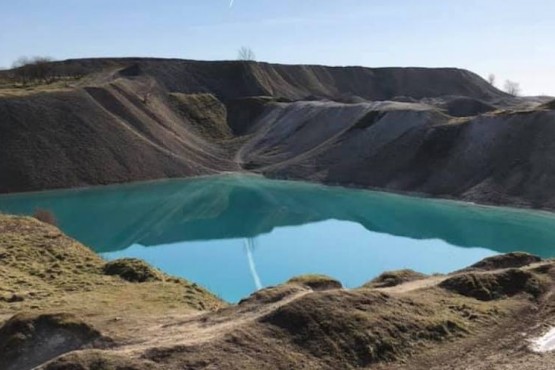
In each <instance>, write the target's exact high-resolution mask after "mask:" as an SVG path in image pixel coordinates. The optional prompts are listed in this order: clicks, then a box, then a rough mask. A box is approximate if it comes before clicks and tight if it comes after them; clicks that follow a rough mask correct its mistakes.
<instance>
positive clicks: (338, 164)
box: [238, 102, 555, 208]
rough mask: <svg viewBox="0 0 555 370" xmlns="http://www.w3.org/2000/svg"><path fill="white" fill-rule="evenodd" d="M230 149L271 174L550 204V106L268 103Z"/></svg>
mask: <svg viewBox="0 0 555 370" xmlns="http://www.w3.org/2000/svg"><path fill="white" fill-rule="evenodd" d="M248 133H249V134H250V136H249V141H248V142H247V143H246V144H245V145H244V146H243V147H242V148H241V149H240V151H239V152H238V161H239V162H242V163H244V166H245V168H249V169H253V170H255V171H258V172H261V173H263V174H265V175H268V176H271V177H278V178H284V177H285V178H290V179H308V180H312V181H319V182H325V183H333V184H341V185H347V186H362V187H370V188H381V189H389V190H395V191H403V192H416V193H422V194H428V195H434V196H442V197H455V198H459V199H465V200H471V201H477V202H484V203H494V204H514V205H523V206H531V207H540V208H555V193H554V192H553V191H552V189H553V188H554V186H555V169H554V168H553V166H552V165H551V164H552V163H553V160H554V159H555V157H554V155H555V146H554V145H555V144H553V143H554V142H555V113H554V112H553V111H552V110H542V109H537V110H530V111H515V112H510V111H507V112H494V113H486V114H483V115H480V116H477V117H468V118H453V117H451V116H448V115H446V114H444V113H442V112H440V111H438V110H437V109H436V108H434V107H431V106H426V105H422V104H417V103H391V102H389V103H388V102H382V103H361V104H341V103H330V102H297V103H273V104H268V105H267V109H266V111H265V113H264V114H263V115H261V116H259V118H258V119H257V120H256V121H255V123H254V124H253V125H252V127H251V128H250V131H248Z"/></svg>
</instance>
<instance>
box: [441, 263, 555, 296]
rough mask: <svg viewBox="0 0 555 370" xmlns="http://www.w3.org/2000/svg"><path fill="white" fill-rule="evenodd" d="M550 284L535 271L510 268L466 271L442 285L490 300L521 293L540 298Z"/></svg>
mask: <svg viewBox="0 0 555 370" xmlns="http://www.w3.org/2000/svg"><path fill="white" fill-rule="evenodd" d="M549 284H550V283H549V282H548V280H547V279H546V278H544V277H542V276H540V275H538V274H535V273H533V272H530V271H522V270H517V269H509V270H506V271H502V272H496V273H464V274H461V275H456V276H453V277H451V278H448V279H446V280H445V281H443V282H442V283H441V284H440V286H441V287H442V288H444V289H447V290H449V291H452V292H455V293H458V294H462V295H464V296H466V297H472V298H476V299H479V300H481V301H490V300H494V299H501V298H505V297H507V296H509V297H510V296H513V295H516V294H519V293H527V294H530V295H531V296H532V297H534V298H538V297H539V296H540V295H542V294H543V293H545V292H546V291H548V289H549Z"/></svg>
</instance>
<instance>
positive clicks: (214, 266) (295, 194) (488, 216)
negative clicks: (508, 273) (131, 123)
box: [0, 175, 555, 302]
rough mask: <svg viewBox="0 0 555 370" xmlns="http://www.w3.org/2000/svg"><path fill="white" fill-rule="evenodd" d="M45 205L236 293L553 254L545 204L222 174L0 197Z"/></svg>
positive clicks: (123, 252)
mask: <svg viewBox="0 0 555 370" xmlns="http://www.w3.org/2000/svg"><path fill="white" fill-rule="evenodd" d="M38 208H41V209H47V210H50V211H52V212H53V213H54V214H55V216H56V218H57V220H58V225H59V227H60V228H61V229H62V230H63V231H64V232H65V233H67V234H68V235H70V236H72V237H74V238H75V239H77V240H79V241H81V242H82V243H84V244H85V245H87V246H89V247H91V248H93V249H94V250H95V251H97V252H98V253H100V254H101V255H102V256H103V257H104V258H106V259H110V260H111V259H116V258H122V257H136V258H141V259H144V260H146V261H148V262H149V263H151V264H152V265H154V266H156V267H158V268H159V269H161V270H163V271H165V272H167V273H169V274H172V275H176V276H181V277H184V278H186V279H188V280H190V281H193V282H196V283H198V284H200V285H202V286H204V287H206V288H208V289H210V290H211V291H212V292H214V293H216V294H218V295H219V296H220V297H222V298H223V299H226V300H227V301H230V302H237V301H238V300H239V299H241V298H243V297H246V296H248V295H249V294H250V293H252V292H253V291H255V290H257V289H259V288H261V287H267V286H272V285H276V284H279V283H282V282H284V281H286V280H288V279H289V278H291V277H293V276H296V275H302V274H307V273H320V274H327V275H330V276H333V277H335V278H337V279H339V280H340V281H341V282H342V283H343V284H344V285H345V286H346V287H357V286H360V285H362V284H364V283H365V282H367V281H368V280H370V279H372V278H373V277H375V276H377V275H379V274H380V273H382V272H383V271H385V270H396V269H402V268H410V269H413V270H416V271H419V272H423V273H445V272H450V271H453V270H456V269H460V268H463V267H466V266H468V265H470V264H472V263H474V262H477V261H478V260H480V259H482V258H484V257H487V256H492V255H495V254H498V253H505V252H512V251H527V252H530V253H534V254H537V255H540V256H542V257H553V256H554V255H555V248H554V246H555V214H551V213H548V212H536V211H529V210H519V209H511V208H500V207H485V206H477V205H472V204H467V203H461V202H452V201H445V200H433V199H422V198H414V197H406V196H401V195H395V194H388V193H382V192H373V191H366V190H352V189H344V188H338V187H326V186H320V185H314V184H308V183H302V182H289V181H276V180H267V179H264V178H261V177H256V176H239V175H226V176H215V177H206V178H198V179H192V180H191V179H186V180H167V181H159V182H149V183H139V184H130V185H118V186H107V187H98V188H91V189H83V190H60V191H49V192H42V193H33V194H17V195H5V196H0V211H2V212H4V213H12V214H32V213H33V212H34V211H35V210H36V209H38Z"/></svg>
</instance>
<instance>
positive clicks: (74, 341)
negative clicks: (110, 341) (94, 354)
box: [0, 314, 106, 370]
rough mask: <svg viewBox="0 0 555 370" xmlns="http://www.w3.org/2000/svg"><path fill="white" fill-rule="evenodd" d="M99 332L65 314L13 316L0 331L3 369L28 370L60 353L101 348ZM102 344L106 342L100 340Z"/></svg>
mask: <svg viewBox="0 0 555 370" xmlns="http://www.w3.org/2000/svg"><path fill="white" fill-rule="evenodd" d="M101 339H102V338H101V335H100V333H99V332H98V331H97V330H95V329H94V328H92V327H91V326H90V325H88V324H86V323H84V322H83V321H81V320H79V319H77V318H76V317H74V316H72V315H68V314H17V315H15V316H13V317H12V318H11V319H9V320H8V321H7V322H6V323H5V324H4V325H3V326H2V327H1V328H0V353H1V355H0V357H1V359H2V363H3V364H9V365H7V367H2V369H5V370H18V369H30V368H33V367H35V366H38V365H40V364H42V363H44V362H45V361H47V360H50V359H52V358H55V357H57V356H59V355H61V354H64V353H67V352H71V351H75V350H78V349H82V348H84V347H86V346H93V345H97V346H98V345H101ZM104 341H106V340H104Z"/></svg>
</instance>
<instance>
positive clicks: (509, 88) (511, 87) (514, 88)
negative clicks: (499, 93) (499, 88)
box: [505, 80, 520, 96]
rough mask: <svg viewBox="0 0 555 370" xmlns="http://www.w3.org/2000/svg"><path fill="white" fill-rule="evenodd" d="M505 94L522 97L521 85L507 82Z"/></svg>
mask: <svg viewBox="0 0 555 370" xmlns="http://www.w3.org/2000/svg"><path fill="white" fill-rule="evenodd" d="M505 92H507V93H508V94H511V95H512V96H518V95H520V84H519V83H518V82H514V81H511V80H507V81H505Z"/></svg>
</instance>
